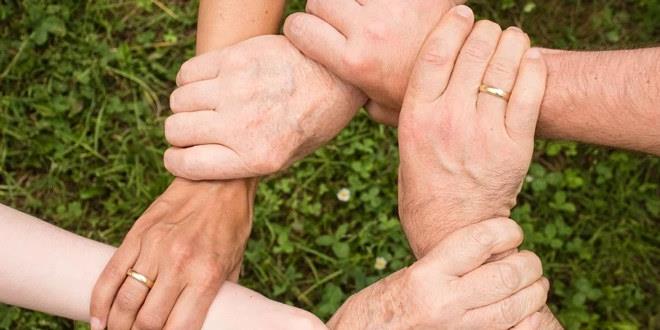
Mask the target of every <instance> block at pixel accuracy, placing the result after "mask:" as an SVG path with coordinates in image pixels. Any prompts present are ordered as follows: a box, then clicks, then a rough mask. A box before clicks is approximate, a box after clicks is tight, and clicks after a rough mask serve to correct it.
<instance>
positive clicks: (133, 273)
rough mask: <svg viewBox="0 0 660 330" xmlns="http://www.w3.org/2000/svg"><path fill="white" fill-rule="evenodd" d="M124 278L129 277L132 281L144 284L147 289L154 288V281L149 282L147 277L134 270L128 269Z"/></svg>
mask: <svg viewBox="0 0 660 330" xmlns="http://www.w3.org/2000/svg"><path fill="white" fill-rule="evenodd" d="M126 276H130V277H131V278H132V279H134V280H136V281H138V282H140V283H142V284H144V286H146V287H147V288H149V289H151V288H152V287H153V286H154V281H152V280H150V279H149V278H148V277H146V276H144V275H143V274H140V273H138V272H136V271H135V270H134V269H132V268H131V269H129V270H128V272H126Z"/></svg>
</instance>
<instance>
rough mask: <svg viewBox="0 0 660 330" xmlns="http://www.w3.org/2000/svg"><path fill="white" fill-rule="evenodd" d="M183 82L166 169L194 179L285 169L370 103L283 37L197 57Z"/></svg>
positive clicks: (175, 96)
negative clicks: (365, 103) (361, 107)
mask: <svg viewBox="0 0 660 330" xmlns="http://www.w3.org/2000/svg"><path fill="white" fill-rule="evenodd" d="M177 84H178V85H179V86H180V87H179V88H178V89H177V90H175V91H174V92H173V93H172V95H171V97H170V107H171V108H172V111H173V112H174V114H173V115H172V116H170V117H169V118H167V121H166V122H165V136H166V138H167V141H168V142H169V143H170V144H172V145H173V146H174V147H173V148H170V149H169V150H167V152H166V153H165V167H166V168H167V169H168V170H169V171H170V172H171V173H172V174H174V175H175V176H178V177H185V178H188V179H191V180H201V179H204V180H210V179H223V180H224V179H235V178H245V177H256V176H262V175H267V174H272V173H275V172H277V171H280V170H282V169H284V168H286V167H287V166H289V165H290V164H291V163H293V162H294V161H295V160H298V159H300V158H302V157H303V156H305V155H307V154H309V153H310V152H312V151H313V150H315V149H317V148H318V147H320V146H321V145H323V144H324V143H326V142H328V141H329V140H330V139H332V138H333V137H334V136H335V135H337V134H338V133H339V131H340V130H341V129H342V128H343V127H345V126H346V125H347V124H348V122H349V121H350V120H351V119H352V118H353V116H354V115H355V113H356V112H357V110H358V109H359V108H360V106H362V105H363V104H364V102H365V96H363V95H362V94H361V92H359V91H358V90H357V89H355V88H353V87H351V86H349V85H347V84H345V83H343V82H342V81H341V80H339V79H338V78H336V77H335V76H333V75H332V74H330V73H328V72H327V70H326V69H325V68H323V67H322V66H320V65H318V64H316V63H315V62H313V61H311V60H309V59H307V58H306V57H305V56H303V55H302V54H301V53H300V52H299V51H298V50H297V49H296V48H295V47H294V46H293V45H292V44H291V43H290V42H289V41H288V40H287V39H286V38H285V37H283V36H264V37H256V38H253V39H250V40H247V41H244V42H241V43H239V44H236V45H234V46H231V47H228V48H226V49H224V50H221V51H216V52H211V53H207V54H204V55H201V56H198V57H195V58H193V59H191V60H189V61H188V62H186V63H184V64H183V66H182V67H181V70H180V71H179V74H178V76H177Z"/></svg>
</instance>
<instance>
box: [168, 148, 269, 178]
mask: <svg viewBox="0 0 660 330" xmlns="http://www.w3.org/2000/svg"><path fill="white" fill-rule="evenodd" d="M164 163H165V168H166V169H167V170H168V171H169V172H170V173H172V174H173V175H175V176H177V177H182V178H186V179H188V180H231V179H243V178H250V177H255V176H259V175H261V174H266V173H256V172H255V171H252V170H250V169H249V168H248V167H246V166H245V164H244V162H243V160H242V159H241V157H240V156H239V155H238V154H237V153H236V152H234V151H233V150H232V149H230V148H227V147H225V146H223V145H219V144H205V145H198V146H194V147H188V148H176V147H175V148H169V149H167V150H166V151H165V156H164ZM267 174H270V173H267Z"/></svg>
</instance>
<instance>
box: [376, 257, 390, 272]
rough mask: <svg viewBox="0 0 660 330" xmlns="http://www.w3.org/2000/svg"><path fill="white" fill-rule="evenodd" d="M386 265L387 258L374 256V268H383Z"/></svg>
mask: <svg viewBox="0 0 660 330" xmlns="http://www.w3.org/2000/svg"><path fill="white" fill-rule="evenodd" d="M385 267H387V260H385V258H383V257H378V258H376V262H374V268H375V269H376V270H383V269H385Z"/></svg>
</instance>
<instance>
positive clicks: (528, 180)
mask: <svg viewBox="0 0 660 330" xmlns="http://www.w3.org/2000/svg"><path fill="white" fill-rule="evenodd" d="M532 181H534V177H533V176H531V175H528V176H526V177H525V182H532Z"/></svg>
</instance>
